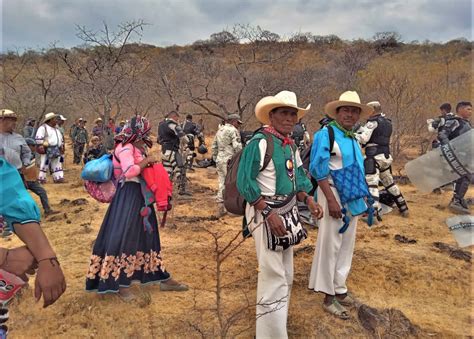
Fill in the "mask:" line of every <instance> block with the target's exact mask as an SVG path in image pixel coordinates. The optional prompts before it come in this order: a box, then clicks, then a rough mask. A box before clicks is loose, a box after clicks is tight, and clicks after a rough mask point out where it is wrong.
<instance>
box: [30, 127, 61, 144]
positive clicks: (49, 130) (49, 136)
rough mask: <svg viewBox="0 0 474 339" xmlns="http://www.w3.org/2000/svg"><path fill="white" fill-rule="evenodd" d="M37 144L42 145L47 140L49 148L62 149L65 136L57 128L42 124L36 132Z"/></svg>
mask: <svg viewBox="0 0 474 339" xmlns="http://www.w3.org/2000/svg"><path fill="white" fill-rule="evenodd" d="M35 140H36V143H37V144H38V145H42V144H43V142H44V141H45V140H46V141H47V142H48V144H49V146H58V147H61V146H62V145H63V143H64V140H63V135H62V133H61V131H60V130H58V129H57V128H56V127H51V126H49V125H47V124H42V125H41V126H40V127H39V128H38V130H37V131H36V137H35Z"/></svg>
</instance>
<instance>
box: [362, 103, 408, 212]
mask: <svg viewBox="0 0 474 339" xmlns="http://www.w3.org/2000/svg"><path fill="white" fill-rule="evenodd" d="M367 105H368V106H370V107H372V108H373V109H374V113H373V114H372V115H371V116H370V117H369V118H368V119H367V123H366V124H365V125H363V126H361V127H359V129H358V130H357V131H356V138H357V140H358V141H359V143H360V144H361V145H364V146H365V161H364V166H365V174H366V179H367V183H368V184H369V190H370V193H371V194H372V196H373V197H374V199H375V204H374V207H375V209H376V212H377V213H380V202H379V195H380V194H379V181H381V182H382V184H383V186H384V187H385V189H386V190H387V192H388V193H390V194H391V195H392V196H393V199H394V200H395V203H396V204H397V207H398V210H399V211H400V214H401V215H402V216H403V217H408V206H407V203H406V201H405V199H404V198H403V195H402V192H401V191H400V188H398V186H397V185H396V184H395V182H394V181H393V177H392V162H393V159H392V156H391V155H390V137H391V136H392V121H391V120H390V119H388V118H387V117H386V116H385V114H384V113H383V112H382V106H381V105H380V102H378V101H371V102H369V103H367Z"/></svg>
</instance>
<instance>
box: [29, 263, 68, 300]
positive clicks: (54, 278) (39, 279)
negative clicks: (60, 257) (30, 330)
mask: <svg viewBox="0 0 474 339" xmlns="http://www.w3.org/2000/svg"><path fill="white" fill-rule="evenodd" d="M65 290H66V279H65V278H64V274H63V271H62V270H61V267H60V266H59V262H58V261H57V260H56V259H46V260H41V261H40V263H39V264H38V273H37V274H36V281H35V299H36V301H37V302H38V301H39V300H40V299H41V295H43V308H45V307H48V306H49V305H52V304H54V302H55V301H56V300H58V299H59V297H60V296H61V295H62V294H63V293H64V291H65Z"/></svg>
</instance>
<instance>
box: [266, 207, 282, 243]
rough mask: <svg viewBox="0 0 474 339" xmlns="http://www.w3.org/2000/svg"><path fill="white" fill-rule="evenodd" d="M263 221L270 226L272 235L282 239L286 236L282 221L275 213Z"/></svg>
mask: <svg viewBox="0 0 474 339" xmlns="http://www.w3.org/2000/svg"><path fill="white" fill-rule="evenodd" d="M265 221H266V222H267V223H268V225H269V226H270V231H271V232H272V233H273V235H275V236H277V237H283V236H285V235H286V233H287V232H286V228H285V225H284V224H283V220H282V219H281V217H280V216H279V215H278V214H277V213H275V212H271V213H270V215H269V216H268V217H267V218H266V219H265Z"/></svg>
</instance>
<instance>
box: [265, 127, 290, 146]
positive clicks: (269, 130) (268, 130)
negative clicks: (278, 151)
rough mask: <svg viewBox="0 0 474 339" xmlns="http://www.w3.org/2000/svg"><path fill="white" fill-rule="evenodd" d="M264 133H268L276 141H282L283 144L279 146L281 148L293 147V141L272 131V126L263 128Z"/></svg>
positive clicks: (274, 130)
mask: <svg viewBox="0 0 474 339" xmlns="http://www.w3.org/2000/svg"><path fill="white" fill-rule="evenodd" d="M264 131H265V132H268V133H270V134H272V135H274V136H276V137H277V138H278V139H280V140H282V141H283V143H282V145H281V146H282V147H285V146H286V145H293V144H294V143H295V142H294V141H293V139H291V138H290V137H288V136H284V135H283V134H281V133H280V132H278V131H277V130H276V129H274V128H273V127H272V126H267V127H265V129H264Z"/></svg>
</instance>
